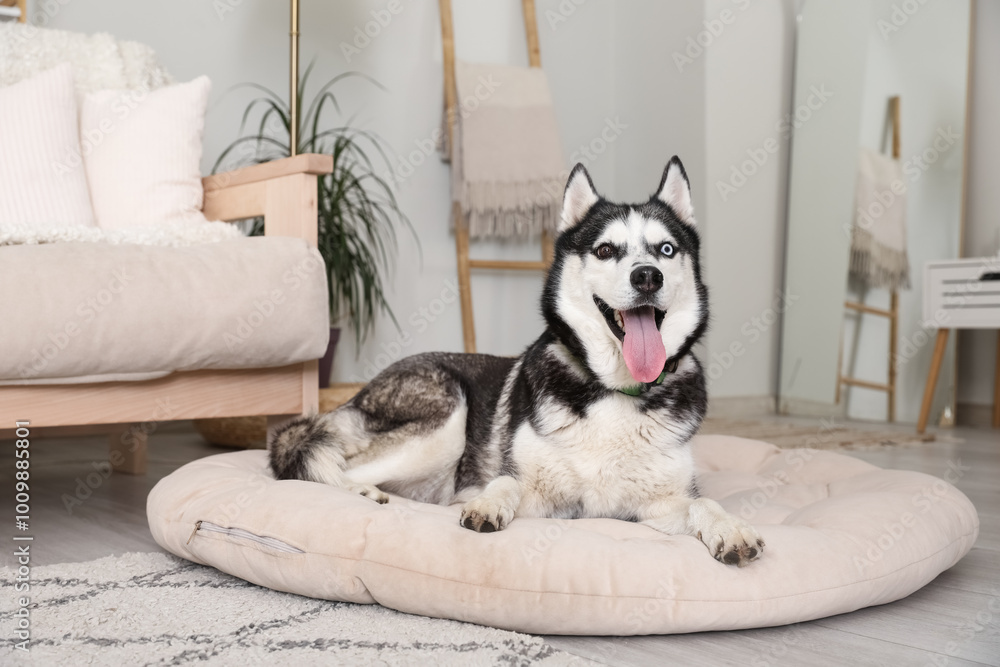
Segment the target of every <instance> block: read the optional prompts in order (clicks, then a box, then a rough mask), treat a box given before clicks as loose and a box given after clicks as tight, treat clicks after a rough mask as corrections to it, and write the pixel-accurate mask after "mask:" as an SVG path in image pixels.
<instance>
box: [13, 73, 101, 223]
mask: <svg viewBox="0 0 1000 667" xmlns="http://www.w3.org/2000/svg"><path fill="white" fill-rule="evenodd" d="M0 225H28V226H31V227H35V228H39V229H43V228H44V229H49V228H54V227H69V226H73V225H87V226H91V227H92V226H94V214H93V211H92V210H91V208H90V195H89V194H88V193H87V174H86V172H85V171H84V167H83V159H82V158H81V156H80V137H79V134H78V133H77V116H76V98H75V97H74V92H73V68H72V66H71V65H70V64H69V63H63V64H61V65H58V66H56V67H53V68H52V69H50V70H48V71H45V72H42V73H41V74H37V75H35V76H33V77H31V78H30V79H25V80H24V81H21V82H19V83H15V84H14V85H12V86H8V87H6V88H0Z"/></svg>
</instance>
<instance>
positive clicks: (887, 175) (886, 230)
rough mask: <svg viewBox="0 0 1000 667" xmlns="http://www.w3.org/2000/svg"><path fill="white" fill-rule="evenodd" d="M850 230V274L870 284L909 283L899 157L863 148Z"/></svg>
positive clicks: (892, 286) (893, 287)
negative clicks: (895, 158) (852, 223)
mask: <svg viewBox="0 0 1000 667" xmlns="http://www.w3.org/2000/svg"><path fill="white" fill-rule="evenodd" d="M854 206H855V209H854V211H855V215H854V225H853V228H852V231H851V275H852V276H853V277H855V278H857V279H858V280H860V281H862V282H863V283H864V284H865V285H867V286H868V287H884V288H886V289H889V290H897V289H900V288H908V287H909V286H910V261H909V258H908V257H907V254H906V181H905V180H904V178H903V168H902V165H900V163H899V161H898V160H894V159H892V158H890V157H889V156H887V155H883V154H881V153H877V152H875V151H873V150H870V149H867V148H862V149H861V153H860V157H859V160H858V182H857V189H856V190H855V201H854Z"/></svg>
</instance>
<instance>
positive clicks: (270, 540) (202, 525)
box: [187, 521, 305, 554]
mask: <svg viewBox="0 0 1000 667" xmlns="http://www.w3.org/2000/svg"><path fill="white" fill-rule="evenodd" d="M199 530H204V531H206V532H209V533H220V534H222V535H227V536H229V537H235V538H239V539H241V540H249V541H251V542H256V543H257V544H263V545H264V546H266V547H270V548H271V549H274V550H275V551H283V552H285V553H289V554H304V553H305V551H303V550H302V549H299V548H298V547H293V546H292V545H291V544H287V543H285V542H282V541H281V540H279V539H277V538H274V537H264V536H262V535H254V534H253V533H251V532H250V531H248V530H243V529H242V528H226V527H225V526H220V525H218V524H214V523H210V522H208V521H198V522H197V523H195V524H194V530H192V531H191V537H189V538H188V541H187V544H191V540H193V539H194V536H195V535H197V534H198V531H199Z"/></svg>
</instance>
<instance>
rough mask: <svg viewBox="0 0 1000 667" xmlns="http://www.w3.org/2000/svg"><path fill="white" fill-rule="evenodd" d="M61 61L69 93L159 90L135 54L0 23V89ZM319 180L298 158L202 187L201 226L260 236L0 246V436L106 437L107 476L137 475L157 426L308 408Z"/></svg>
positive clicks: (314, 344)
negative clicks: (104, 431) (242, 225)
mask: <svg viewBox="0 0 1000 667" xmlns="http://www.w3.org/2000/svg"><path fill="white" fill-rule="evenodd" d="M31 31H34V32H31ZM26 35H27V36H28V38H27V39H26V38H25V36H26ZM25 50H28V51H32V52H31V54H30V57H24V55H25V54H24V51H25ZM66 60H68V61H70V62H71V63H72V65H73V68H74V75H75V77H74V80H75V83H76V85H77V88H78V92H80V93H83V92H88V91H94V90H101V89H103V88H135V87H140V86H145V87H147V88H148V89H156V88H158V87H161V86H163V85H165V84H168V83H170V82H171V81H172V79H171V77H170V76H169V74H167V73H166V72H165V71H164V70H163V69H162V68H160V67H159V66H158V65H157V64H156V62H155V57H154V56H153V55H152V51H151V50H149V49H148V48H147V47H144V46H142V45H139V44H135V43H131V42H118V41H116V40H114V39H113V38H111V37H109V36H107V35H95V36H81V35H74V34H72V33H64V32H61V31H40V30H39V29H33V28H30V27H27V28H25V27H24V26H16V27H11V26H7V25H4V26H0V86H5V85H11V84H13V83H16V82H17V81H19V80H21V79H24V78H26V77H29V76H32V75H34V74H36V73H38V72H40V71H44V70H45V69H46V67H49V66H52V65H53V64H55V63H58V62H60V61H66ZM2 159H4V157H3V155H2V153H0V160H2ZM331 170H332V158H330V156H324V155H299V156H296V157H293V158H288V159H285V160H278V161H275V162H271V163H267V164H262V165H257V166H253V167H248V168H244V169H240V170H238V171H235V172H229V173H224V174H219V175H216V176H211V177H208V178H205V179H203V180H202V185H203V188H204V199H203V205H202V210H203V212H204V214H205V217H206V218H207V219H208V220H221V221H234V220H240V219H244V218H248V217H253V216H263V217H264V225H265V236H264V237H253V238H247V237H242V236H240V237H238V238H230V239H227V240H223V241H219V242H215V243H201V244H197V245H187V246H183V245H182V246H181V247H170V246H165V245H129V244H108V243H81V242H58V243H43V244H21V245H4V244H3V243H2V242H0V309H2V311H3V313H2V315H0V430H3V429H12V428H14V426H15V422H30V427H31V428H34V427H45V426H65V425H88V424H114V425H117V426H116V428H115V429H114V430H113V433H112V436H111V447H112V454H111V462H112V464H114V465H115V468H116V469H119V470H123V471H128V472H135V473H140V472H144V470H145V436H146V434H147V433H148V432H149V431H150V430H151V428H152V426H151V425H152V424H155V423H157V422H161V421H169V420H179V419H194V418H205V417H223V416H245V415H267V416H268V417H269V418H272V419H273V420H281V419H286V418H288V416H291V415H298V414H302V413H304V412H307V411H310V410H315V409H316V408H317V405H318V381H317V361H316V360H317V359H318V358H319V357H321V356H322V355H323V353H324V351H325V349H326V344H327V339H328V336H329V315H328V305H327V286H326V278H325V275H324V274H325V271H324V265H323V261H322V258H321V257H320V255H319V253H318V251H317V250H316V219H317V218H316V216H317V211H316V196H317V183H316V179H317V177H318V175H320V174H323V173H328V172H329V171H331ZM0 222H3V221H0ZM0 241H2V239H0Z"/></svg>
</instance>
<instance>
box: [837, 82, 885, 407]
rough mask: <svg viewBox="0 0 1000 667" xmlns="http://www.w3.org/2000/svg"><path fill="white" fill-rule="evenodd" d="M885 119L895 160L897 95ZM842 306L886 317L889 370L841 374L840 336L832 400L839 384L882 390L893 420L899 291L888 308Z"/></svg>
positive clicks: (851, 302) (842, 344)
mask: <svg viewBox="0 0 1000 667" xmlns="http://www.w3.org/2000/svg"><path fill="white" fill-rule="evenodd" d="M889 119H890V122H891V123H892V157H893V159H895V160H898V159H899V158H900V155H901V150H900V130H899V96H898V95H896V96H893V97H890V98H889ZM844 307H845V308H847V309H848V310H854V311H856V312H859V313H863V314H867V315H877V316H879V317H886V318H888V319H889V373H888V382H887V383H886V384H881V383H879V382H869V381H867V380H859V379H858V378H854V377H849V376H847V375H844V368H843V357H844V337H843V335H841V337H840V352H839V353H838V354H837V391H836V400H835V401H834V402H835V403H838V404H839V403H840V386H841V385H845V384H846V385H848V386H852V387H863V388H864V389H874V390H876V391H884V392H886V393H887V394H888V401H887V406H886V412H887V413H888V415H887V417H888V421H889V423H892V422H894V421H896V344H897V343H896V341H897V340H898V338H899V292H898V291H896V290H892V291H891V292H890V293H889V309H888V310H886V309H884V308H875V307H874V306H869V305H867V304H864V303H859V302H857V301H845V302H844Z"/></svg>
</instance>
